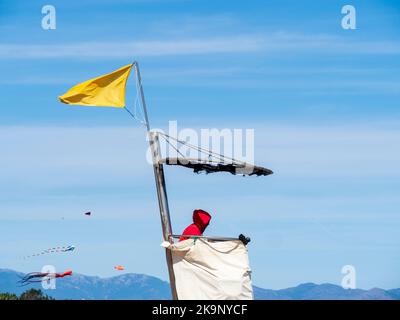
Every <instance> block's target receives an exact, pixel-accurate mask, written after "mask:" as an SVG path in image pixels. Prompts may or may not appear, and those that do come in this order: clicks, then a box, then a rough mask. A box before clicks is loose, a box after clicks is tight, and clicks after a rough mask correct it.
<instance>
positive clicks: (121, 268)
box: [114, 266, 125, 271]
mask: <svg viewBox="0 0 400 320" xmlns="http://www.w3.org/2000/svg"><path fill="white" fill-rule="evenodd" d="M114 269H115V270H118V271H122V270H125V267H124V266H115V267H114Z"/></svg>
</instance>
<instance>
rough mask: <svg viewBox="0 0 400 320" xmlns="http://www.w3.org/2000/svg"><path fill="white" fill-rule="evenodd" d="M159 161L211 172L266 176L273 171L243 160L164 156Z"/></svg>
mask: <svg viewBox="0 0 400 320" xmlns="http://www.w3.org/2000/svg"><path fill="white" fill-rule="evenodd" d="M160 163H165V164H167V165H177V166H183V167H186V168H190V169H193V172H195V173H200V172H205V173H213V172H229V173H231V174H235V175H236V174H238V175H244V176H246V175H247V176H253V175H256V176H267V175H270V174H272V173H273V172H272V171H271V170H269V169H267V168H263V167H258V166H253V165H250V164H248V163H245V162H223V161H215V160H205V159H187V158H165V159H161V160H160Z"/></svg>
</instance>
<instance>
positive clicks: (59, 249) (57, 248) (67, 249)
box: [24, 246, 75, 259]
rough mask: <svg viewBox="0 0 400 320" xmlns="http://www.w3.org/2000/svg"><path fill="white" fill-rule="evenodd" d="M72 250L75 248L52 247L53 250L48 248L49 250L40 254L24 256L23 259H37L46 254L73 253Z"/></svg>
mask: <svg viewBox="0 0 400 320" xmlns="http://www.w3.org/2000/svg"><path fill="white" fill-rule="evenodd" d="M74 250H75V246H66V247H54V248H49V249H46V250H43V251H42V252H40V253H35V254H31V255H30V256H25V257H24V259H27V258H32V257H38V256H41V255H44V254H48V253H55V252H69V251H74Z"/></svg>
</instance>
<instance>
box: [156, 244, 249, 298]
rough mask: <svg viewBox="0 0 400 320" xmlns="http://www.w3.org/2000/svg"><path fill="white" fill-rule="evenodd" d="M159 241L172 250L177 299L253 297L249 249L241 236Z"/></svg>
mask: <svg viewBox="0 0 400 320" xmlns="http://www.w3.org/2000/svg"><path fill="white" fill-rule="evenodd" d="M162 245H163V246H165V247H167V248H168V249H169V250H171V251H172V259H173V269H174V273H175V282H176V291H177V293H178V299H181V300H188V299H192V300H252V299H253V289H252V285H251V269H250V265H249V258H248V252H247V248H246V246H245V245H244V244H243V243H242V242H241V241H240V240H234V241H218V242H212V241H207V240H205V239H196V240H194V239H188V240H184V241H181V242H178V243H175V244H173V245H171V244H169V243H168V242H166V243H163V244H162Z"/></svg>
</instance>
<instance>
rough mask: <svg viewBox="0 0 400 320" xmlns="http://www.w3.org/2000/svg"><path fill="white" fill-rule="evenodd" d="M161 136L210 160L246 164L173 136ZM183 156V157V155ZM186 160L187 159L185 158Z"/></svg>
mask: <svg viewBox="0 0 400 320" xmlns="http://www.w3.org/2000/svg"><path fill="white" fill-rule="evenodd" d="M159 134H160V135H162V136H164V138H165V139H166V141H167V142H168V139H173V140H175V141H176V142H178V143H181V144H183V145H186V146H188V147H189V148H192V149H194V150H197V151H199V152H202V153H203V154H206V155H208V157H209V158H210V157H211V156H214V157H215V158H217V159H219V160H221V161H223V162H225V160H226V159H227V160H230V161H231V162H232V163H237V164H245V163H244V162H242V161H239V160H236V159H233V158H230V157H226V156H224V155H222V154H219V153H216V152H213V151H211V150H206V149H204V148H201V147H198V146H195V145H192V144H190V143H188V142H186V141H182V140H179V139H177V138H174V137H171V136H169V135H168V134H166V133H163V132H159ZM182 156H183V155H182ZM183 157H184V156H183ZM184 158H185V157H184Z"/></svg>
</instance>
